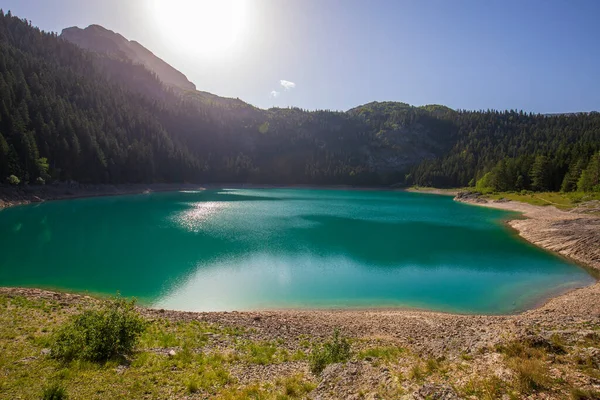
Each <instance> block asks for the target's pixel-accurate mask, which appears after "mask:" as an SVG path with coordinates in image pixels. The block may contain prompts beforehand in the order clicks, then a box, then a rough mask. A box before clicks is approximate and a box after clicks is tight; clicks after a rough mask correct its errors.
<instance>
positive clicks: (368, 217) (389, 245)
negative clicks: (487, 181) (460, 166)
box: [0, 189, 593, 313]
mask: <svg viewBox="0 0 600 400" xmlns="http://www.w3.org/2000/svg"><path fill="white" fill-rule="evenodd" d="M509 217H512V215H510V214H509V213H506V212H503V211H499V210H492V209H485V208H479V207H471V206H468V205H464V204H460V203H455V202H453V201H452V199H451V198H448V197H443V196H428V195H419V194H411V193H401V192H385V191H337V190H308V189H264V190H260V189H253V190H250V189H234V190H231V189H230V190H227V189H222V190H210V191H184V192H170V193H152V194H149V195H144V196H123V197H109V198H90V199H79V200H73V201H61V202H48V203H43V204H37V205H31V206H24V207H15V208H11V209H7V210H4V211H2V212H0V246H2V248H1V250H2V251H0V286H36V287H47V288H59V289H64V290H72V291H87V292H92V293H104V294H114V293H116V292H117V291H119V292H120V293H121V294H123V295H125V296H136V297H138V298H139V299H140V300H141V301H142V302H143V303H144V304H148V305H152V306H155V307H161V308H172V309H181V310H206V311H208V310H211V311H212V310H247V309H278V308H343V307H360V308H362V307H369V308H370V307H411V308H421V309H433V310H442V311H452V312H466V313H510V312H514V311H519V310H523V309H526V308H529V307H533V306H535V305H536V304H538V303H540V302H541V301H543V300H544V299H546V298H548V297H549V296H551V295H555V294H557V293H560V292H564V291H566V290H569V289H571V288H575V287H580V286H584V285H587V284H590V283H592V282H593V279H592V278H591V277H590V276H589V275H588V274H587V273H586V272H585V271H584V270H583V269H581V268H579V267H577V266H575V265H573V264H571V263H569V262H567V261H565V260H564V259H562V258H559V257H557V256H555V255H553V254H550V253H548V252H545V251H542V250H540V249H538V248H536V247H534V246H532V245H530V244H528V243H526V242H524V241H522V240H521V239H519V238H518V237H517V236H516V235H515V234H514V233H513V232H511V231H510V230H509V229H508V228H507V227H506V226H505V225H504V224H503V223H502V221H503V220H504V219H506V218H509Z"/></svg>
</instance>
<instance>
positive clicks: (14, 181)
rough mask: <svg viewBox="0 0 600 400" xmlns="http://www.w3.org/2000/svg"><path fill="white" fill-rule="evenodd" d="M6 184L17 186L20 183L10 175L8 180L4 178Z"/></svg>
mask: <svg viewBox="0 0 600 400" xmlns="http://www.w3.org/2000/svg"><path fill="white" fill-rule="evenodd" d="M6 182H8V184H9V185H13V186H17V185H18V184H19V183H21V180H20V179H19V178H17V177H16V176H14V175H11V176H9V177H8V178H6Z"/></svg>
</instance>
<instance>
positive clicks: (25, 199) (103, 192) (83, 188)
mask: <svg viewBox="0 0 600 400" xmlns="http://www.w3.org/2000/svg"><path fill="white" fill-rule="evenodd" d="M221 188H229V189H324V190H358V191H371V190H382V191H404V192H410V193H425V194H439V195H445V196H456V194H457V193H458V192H459V190H458V189H434V188H418V189H416V188H394V187H390V186H352V185H312V184H262V183H259V184H255V183H207V184H201V183H149V184H144V183H135V184H117V185H109V184H79V183H75V182H73V183H68V182H65V183H57V184H48V185H25V186H16V187H13V186H8V185H0V210H1V209H3V208H7V207H12V206H18V205H26V204H32V203H42V202H45V201H52V200H69V199H78V198H86V197H103V196H122V195H134V194H145V193H153V192H173V191H180V190H207V189H221Z"/></svg>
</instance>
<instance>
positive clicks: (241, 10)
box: [152, 0, 248, 56]
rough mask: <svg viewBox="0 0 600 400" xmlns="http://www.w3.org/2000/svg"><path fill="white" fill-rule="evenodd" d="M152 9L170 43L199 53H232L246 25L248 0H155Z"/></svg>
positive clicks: (211, 54) (215, 54)
mask: <svg viewBox="0 0 600 400" xmlns="http://www.w3.org/2000/svg"><path fill="white" fill-rule="evenodd" d="M152 8H153V9H152V13H153V15H154V18H155V19H156V22H157V26H158V29H160V31H161V33H162V34H163V35H164V36H165V38H166V39H168V41H169V42H170V44H171V45H173V46H178V47H179V48H181V49H182V50H183V51H186V52H190V53H192V54H195V55H199V56H218V55H225V54H227V53H230V52H231V51H233V50H234V49H235V47H236V46H237V45H238V44H239V42H240V40H241V39H242V37H243V34H244V30H245V28H246V25H247V9H248V0H153V1H152Z"/></svg>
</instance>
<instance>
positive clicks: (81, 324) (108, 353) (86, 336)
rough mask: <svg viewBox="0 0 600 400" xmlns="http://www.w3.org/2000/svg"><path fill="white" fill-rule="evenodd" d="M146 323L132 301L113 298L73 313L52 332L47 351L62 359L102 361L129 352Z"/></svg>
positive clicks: (125, 354) (131, 350)
mask: <svg viewBox="0 0 600 400" xmlns="http://www.w3.org/2000/svg"><path fill="white" fill-rule="evenodd" d="M145 326H146V323H145V321H144V320H143V318H142V317H141V316H140V315H139V313H138V312H137V311H136V310H135V301H134V300H131V301H127V300H125V299H122V298H115V299H113V300H110V301H108V302H106V303H105V304H104V305H103V306H102V307H101V308H99V309H94V310H86V311H84V312H83V313H81V314H79V315H76V316H75V317H73V318H72V319H71V321H69V322H68V323H67V324H66V325H64V326H63V327H61V328H60V329H59V331H58V332H57V333H56V335H55V337H54V340H53V343H52V345H51V355H52V356H53V357H55V358H57V359H61V360H64V361H70V360H76V359H79V360H87V361H97V362H100V361H106V360H109V359H114V358H117V357H122V356H127V355H129V354H131V353H132V352H133V350H134V348H135V346H136V344H137V342H138V339H139V337H140V335H141V334H142V332H143V331H144V329H145Z"/></svg>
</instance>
